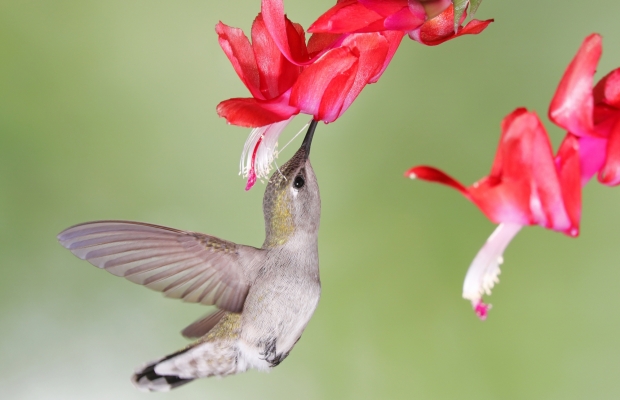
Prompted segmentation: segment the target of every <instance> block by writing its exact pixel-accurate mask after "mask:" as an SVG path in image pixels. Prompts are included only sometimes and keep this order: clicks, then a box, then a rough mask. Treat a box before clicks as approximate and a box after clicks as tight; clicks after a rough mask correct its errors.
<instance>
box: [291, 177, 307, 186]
mask: <svg viewBox="0 0 620 400" xmlns="http://www.w3.org/2000/svg"><path fill="white" fill-rule="evenodd" d="M305 184H306V181H305V180H304V177H303V176H301V175H297V176H296V177H295V180H294V181H293V187H294V188H295V189H301V188H302V187H304V185H305Z"/></svg>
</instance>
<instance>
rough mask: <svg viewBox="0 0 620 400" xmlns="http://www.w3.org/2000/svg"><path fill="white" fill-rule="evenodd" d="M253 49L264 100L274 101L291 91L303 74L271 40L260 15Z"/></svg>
mask: <svg viewBox="0 0 620 400" xmlns="http://www.w3.org/2000/svg"><path fill="white" fill-rule="evenodd" d="M293 29H294V28H293ZM302 35H303V30H302ZM304 46H305V44H304ZM252 48H253V50H254V55H255V58H256V65H257V66H258V73H259V76H260V91H261V93H262V94H263V99H266V100H267V99H273V98H275V97H278V96H280V95H281V94H282V93H284V92H286V91H287V90H289V89H290V88H291V86H293V84H294V83H295V81H296V80H297V77H298V76H299V73H300V72H301V71H300V67H299V66H297V65H294V64H292V63H291V62H289V61H288V60H287V59H286V58H285V57H284V56H283V55H282V53H281V52H280V49H279V48H278V46H276V43H275V42H274V40H273V39H272V38H271V35H270V34H269V31H268V30H267V27H266V26H265V22H264V21H263V18H262V16H261V14H258V16H257V17H256V19H255V20H254V23H253V24H252ZM304 49H305V47H304Z"/></svg>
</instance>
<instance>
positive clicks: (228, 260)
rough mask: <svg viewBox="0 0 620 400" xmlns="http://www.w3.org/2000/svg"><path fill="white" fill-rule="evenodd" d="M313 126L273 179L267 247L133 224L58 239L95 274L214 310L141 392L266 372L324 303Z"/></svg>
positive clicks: (266, 204) (156, 367)
mask: <svg viewBox="0 0 620 400" xmlns="http://www.w3.org/2000/svg"><path fill="white" fill-rule="evenodd" d="M316 125H317V121H315V120H313V121H312V122H311V123H310V126H309V128H308V131H307V133H306V136H305V138H304V140H303V143H302V145H301V147H300V148H299V150H298V151H297V152H296V153H295V154H294V155H293V157H292V158H291V159H290V160H289V161H288V162H286V163H285V164H284V165H283V166H282V167H280V168H279V169H278V170H276V171H275V172H274V174H273V175H272V176H271V177H270V178H269V182H268V184H267V187H266V188H265V194H264V197H263V213H264V217H265V241H264V243H263V245H262V247H261V248H256V247H252V246H245V245H241V244H237V243H233V242H230V241H227V240H223V239H219V238H217V237H215V236H210V235H206V234H203V233H198V232H190V231H183V230H179V229H174V228H168V227H164V226H158V225H152V224H147V223H142V222H133V221H114V220H110V221H95V222H87V223H83V224H79V225H75V226H72V227H70V228H68V229H66V230H64V231H62V232H61V233H60V234H58V241H59V242H60V244H61V245H62V246H64V247H66V248H67V249H69V250H70V251H71V252H72V253H73V254H75V255H76V256H77V257H79V258H81V259H83V260H87V261H88V262H90V263H91V264H93V265H95V266H96V267H99V268H103V269H105V270H106V271H108V272H110V273H112V274H114V275H117V276H122V277H125V278H127V279H129V280H130V281H132V282H135V283H138V284H140V285H144V286H146V287H148V288H150V289H153V290H156V291H160V292H163V293H164V295H165V296H166V297H171V298H177V299H182V300H184V301H186V302H191V303H201V304H204V305H215V306H216V308H217V309H216V310H215V311H214V312H212V313H210V314H208V315H207V316H205V317H203V318H200V319H198V320H197V321H195V322H194V323H192V324H191V325H189V326H188V327H186V328H185V329H184V330H183V331H182V332H181V333H182V334H183V336H185V337H187V338H190V339H197V340H195V341H194V342H193V343H191V344H190V345H188V346H187V347H185V348H184V349H182V350H179V351H177V352H174V353H172V354H170V355H167V356H165V357H163V358H160V359H158V360H155V361H151V362H148V363H146V364H145V365H143V366H142V367H140V368H138V369H137V370H136V372H135V373H134V375H133V376H132V378H131V380H132V382H133V384H134V385H135V386H136V387H137V388H138V389H140V390H142V391H168V390H170V389H173V388H176V387H178V386H181V385H183V384H186V383H188V382H190V381H192V380H194V379H198V378H204V377H210V376H219V377H223V376H227V375H233V374H237V373H240V372H244V371H247V370H248V369H251V368H255V369H258V370H264V371H265V370H270V369H272V368H274V367H275V366H277V365H278V364H280V363H281V362H282V361H283V360H284V359H285V358H286V357H287V356H288V354H289V352H290V351H291V350H292V348H293V346H295V344H296V343H297V341H298V340H299V338H300V337H301V335H302V333H303V331H304V329H305V328H306V325H307V324H308V322H309V320H310V318H311V317H312V314H313V313H314V311H315V309H316V307H317V305H318V302H319V297H320V295H321V281H320V278H319V256H318V230H319V220H320V215H321V198H320V195H319V187H318V183H317V180H316V177H315V175H314V171H313V169H312V165H311V164H310V159H309V155H310V145H311V143H312V137H313V135H314V131H315V129H316Z"/></svg>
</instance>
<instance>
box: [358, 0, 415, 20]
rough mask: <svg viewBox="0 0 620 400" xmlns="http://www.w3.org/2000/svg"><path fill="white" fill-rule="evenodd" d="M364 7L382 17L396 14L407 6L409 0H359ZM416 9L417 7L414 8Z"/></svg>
mask: <svg viewBox="0 0 620 400" xmlns="http://www.w3.org/2000/svg"><path fill="white" fill-rule="evenodd" d="M359 2H360V4H362V5H363V6H364V7H366V8H368V9H370V10H372V11H374V12H376V13H377V14H379V15H381V16H383V17H389V16H390V15H393V14H396V13H397V12H399V11H400V10H402V9H403V8H405V7H409V3H412V2H411V1H409V0H359ZM415 9H417V8H415Z"/></svg>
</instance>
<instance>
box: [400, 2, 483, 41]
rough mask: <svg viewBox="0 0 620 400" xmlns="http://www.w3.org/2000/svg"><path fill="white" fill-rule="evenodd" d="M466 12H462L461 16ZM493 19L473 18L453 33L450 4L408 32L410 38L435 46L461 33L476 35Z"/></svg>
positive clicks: (452, 14) (452, 17) (452, 11)
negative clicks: (481, 19)
mask: <svg viewBox="0 0 620 400" xmlns="http://www.w3.org/2000/svg"><path fill="white" fill-rule="evenodd" d="M465 16H466V13H463V18H464V17H465ZM491 22H493V19H487V20H485V21H480V20H477V19H473V20H471V21H469V23H468V24H467V25H465V26H464V27H459V28H458V31H457V33H456V34H455V33H454V6H453V5H450V6H449V7H448V8H446V9H445V10H444V11H443V12H442V13H441V14H439V15H437V16H436V17H434V18H432V19H430V20H428V21H426V22H425V23H424V24H423V25H422V26H421V27H420V28H418V29H415V30H413V31H411V32H409V37H411V39H413V40H415V41H417V42H420V43H422V44H425V45H427V46H437V45H439V44H441V43H443V42H446V41H448V40H451V39H454V38H456V37H459V36H462V35H477V34H479V33H481V32H482V31H484V30H485V29H486V27H487V26H489V24H490V23H491Z"/></svg>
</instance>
